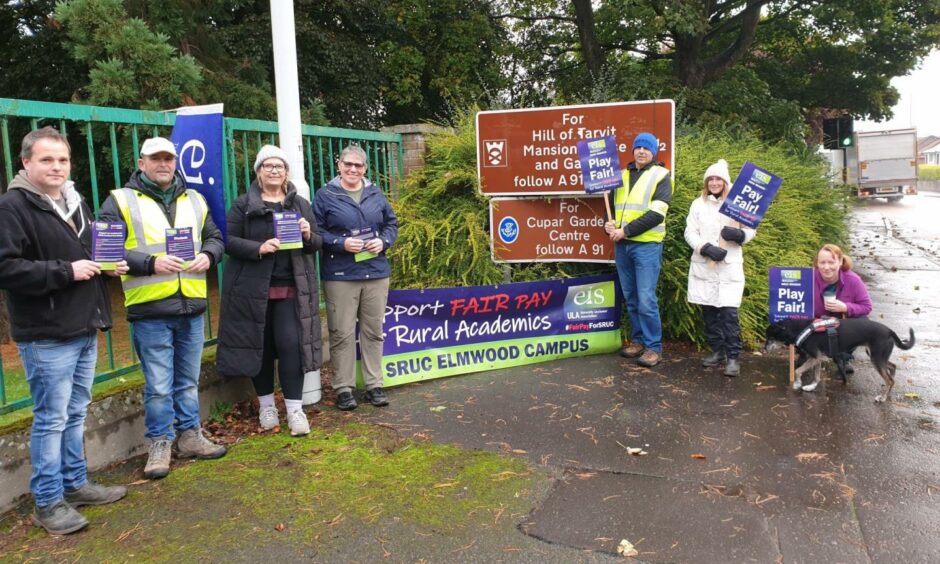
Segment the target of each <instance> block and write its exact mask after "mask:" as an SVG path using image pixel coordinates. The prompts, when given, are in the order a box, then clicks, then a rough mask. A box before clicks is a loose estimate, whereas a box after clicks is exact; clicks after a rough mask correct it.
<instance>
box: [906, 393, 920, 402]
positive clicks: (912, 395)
mask: <svg viewBox="0 0 940 564" xmlns="http://www.w3.org/2000/svg"><path fill="white" fill-rule="evenodd" d="M904 397H905V398H907V399H912V400H916V399H920V394H918V393H917V392H907V393H906V394H904Z"/></svg>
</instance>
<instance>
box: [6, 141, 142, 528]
mask: <svg viewBox="0 0 940 564" xmlns="http://www.w3.org/2000/svg"><path fill="white" fill-rule="evenodd" d="M20 158H21V160H22V163H23V170H21V171H20V172H19V174H18V175H17V176H16V177H15V178H14V179H13V181H12V182H11V183H10V189H9V191H8V192H7V193H6V194H4V195H3V196H0V288H3V289H4V290H6V291H7V293H8V294H9V296H8V300H7V303H8V306H9V311H10V323H11V332H12V335H13V338H14V340H16V344H17V348H18V349H19V353H20V358H21V359H22V360H23V368H24V369H25V371H26V381H27V383H28V384H29V393H30V395H31V396H32V398H33V427H32V431H31V433H30V460H31V462H32V477H31V478H30V483H29V486H30V490H31V491H32V493H33V497H34V498H35V500H36V510H35V512H34V513H33V522H34V523H36V524H37V525H39V526H41V527H43V528H45V529H46V530H47V531H49V532H50V533H53V534H68V533H73V532H75V531H78V530H80V529H82V528H84V527H85V526H86V525H88V521H87V520H86V519H85V517H84V516H83V515H82V514H81V513H79V512H78V511H76V510H75V507H80V506H82V505H101V504H105V503H111V502H114V501H117V500H119V499H121V498H122V497H124V496H125V495H126V494H127V489H126V488H124V487H123V486H113V487H106V486H100V485H97V484H94V483H92V482H91V481H89V480H88V476H87V465H86V463H85V455H84V449H83V444H84V440H83V438H84V430H85V413H86V411H87V409H88V404H89V403H90V402H91V386H92V382H93V381H94V378H95V362H96V360H97V358H98V336H97V332H98V331H99V330H101V331H106V330H108V329H110V328H111V304H110V302H109V301H108V295H107V288H106V286H105V283H104V281H103V279H102V278H101V276H100V274H101V265H99V264H98V263H96V262H93V261H91V260H89V257H90V256H91V229H92V228H91V222H92V219H93V216H92V214H91V210H89V209H88V206H86V205H85V203H84V202H83V201H82V198H81V196H80V195H79V194H78V191H76V190H75V187H74V186H73V184H72V182H71V181H69V180H68V177H69V171H70V169H71V149H70V148H69V144H68V140H67V139H66V138H65V137H64V136H63V135H61V134H60V133H59V132H58V131H56V130H55V129H53V128H51V127H44V128H42V129H39V130H36V131H32V132H30V133H29V134H27V135H26V137H25V138H23V146H22V150H21V151H20ZM126 271H127V265H126V263H124V262H123V261H122V262H120V263H118V269H117V272H118V273H121V272H126Z"/></svg>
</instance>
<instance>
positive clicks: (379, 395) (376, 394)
mask: <svg viewBox="0 0 940 564" xmlns="http://www.w3.org/2000/svg"><path fill="white" fill-rule="evenodd" d="M362 397H363V398H364V399H365V400H366V401H368V402H369V403H371V404H372V405H374V406H375V407H385V406H386V405H388V396H387V395H385V390H383V389H382V388H381V387H379V388H372V389H371V390H366V393H365V395H363V396H362Z"/></svg>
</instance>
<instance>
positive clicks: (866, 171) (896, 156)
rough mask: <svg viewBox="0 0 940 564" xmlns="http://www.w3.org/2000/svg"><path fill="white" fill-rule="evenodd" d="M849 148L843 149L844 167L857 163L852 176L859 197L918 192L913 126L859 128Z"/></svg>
mask: <svg viewBox="0 0 940 564" xmlns="http://www.w3.org/2000/svg"><path fill="white" fill-rule="evenodd" d="M851 149H855V150H854V151H851ZM851 149H849V150H847V151H846V153H847V154H846V159H845V160H846V161H847V163H846V168H848V169H850V170H851V169H852V168H855V167H856V166H857V168H855V171H857V172H856V175H855V178H854V179H852V180H855V183H856V184H857V185H858V197H859V198H860V199H869V198H887V199H888V201H892V200H900V199H901V198H903V197H904V195H905V194H916V193H917V130H916V129H913V128H911V129H889V130H886V131H859V132H856V133H855V147H853V148H851ZM849 151H851V152H852V153H854V155H853V154H849ZM853 157H854V158H853ZM853 161H854V162H853ZM856 163H857V165H856ZM851 176H852V175H851V174H849V177H851Z"/></svg>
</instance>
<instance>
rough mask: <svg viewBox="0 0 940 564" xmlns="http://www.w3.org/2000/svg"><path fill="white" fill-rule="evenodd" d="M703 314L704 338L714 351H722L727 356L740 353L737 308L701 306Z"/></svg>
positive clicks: (739, 329) (732, 356) (733, 356)
mask: <svg viewBox="0 0 940 564" xmlns="http://www.w3.org/2000/svg"><path fill="white" fill-rule="evenodd" d="M702 313H704V314H705V340H707V341H708V346H710V347H711V349H712V350H713V351H715V352H719V351H724V352H725V355H727V357H728V358H738V356H740V355H741V323H740V321H738V308H736V307H712V306H702Z"/></svg>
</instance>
